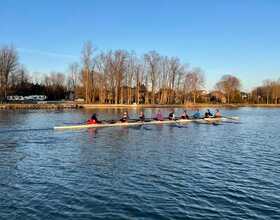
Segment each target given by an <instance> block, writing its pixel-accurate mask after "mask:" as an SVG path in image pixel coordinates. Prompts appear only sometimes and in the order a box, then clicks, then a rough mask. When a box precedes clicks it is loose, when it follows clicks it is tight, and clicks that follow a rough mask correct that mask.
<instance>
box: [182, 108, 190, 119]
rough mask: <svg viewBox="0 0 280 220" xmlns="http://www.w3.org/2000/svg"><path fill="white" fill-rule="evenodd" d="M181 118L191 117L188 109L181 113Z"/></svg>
mask: <svg viewBox="0 0 280 220" xmlns="http://www.w3.org/2000/svg"><path fill="white" fill-rule="evenodd" d="M181 119H189V116H188V114H187V110H184V111H183V114H182V115H181Z"/></svg>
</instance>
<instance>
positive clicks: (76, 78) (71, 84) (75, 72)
mask: <svg viewBox="0 0 280 220" xmlns="http://www.w3.org/2000/svg"><path fill="white" fill-rule="evenodd" d="M68 71H69V74H68V90H70V91H72V92H74V97H76V96H77V87H78V86H79V84H80V67H79V64H78V63H76V62H75V63H72V64H70V65H69V70H68Z"/></svg>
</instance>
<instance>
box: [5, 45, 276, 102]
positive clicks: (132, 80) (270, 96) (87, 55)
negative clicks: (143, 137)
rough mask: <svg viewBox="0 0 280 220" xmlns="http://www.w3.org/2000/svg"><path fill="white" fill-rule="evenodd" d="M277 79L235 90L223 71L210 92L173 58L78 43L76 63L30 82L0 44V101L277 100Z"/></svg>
mask: <svg viewBox="0 0 280 220" xmlns="http://www.w3.org/2000/svg"><path fill="white" fill-rule="evenodd" d="M279 87H280V86H279V81H266V82H265V83H264V85H262V86H260V87H258V88H255V89H254V90H253V91H252V92H251V93H244V92H242V91H241V82H240V80H239V79H238V78H237V77H236V76H234V75H224V76H222V78H221V79H220V80H219V81H218V82H217V83H216V85H215V87H214V89H213V91H211V92H206V91H205V74H204V72H203V70H202V69H201V68H199V67H196V68H191V67H190V66H189V65H187V64H185V63H183V62H182V61H181V60H180V59H179V58H178V57H168V56H163V55H160V54H159V53H158V52H156V51H150V52H147V53H145V54H144V55H142V56H138V55H137V54H136V53H135V52H129V51H126V50H109V51H101V52H97V50H95V49H94V48H93V46H92V44H91V42H86V43H85V44H84V45H83V49H82V52H81V60H80V62H75V63H72V64H70V65H69V67H68V70H67V73H59V72H52V73H49V74H43V76H42V77H41V78H40V80H34V79H32V77H30V75H29V74H28V71H27V70H26V69H25V68H24V67H23V66H22V65H20V64H19V57H18V54H17V51H16V49H15V48H14V47H12V46H3V47H1V48H0V100H1V101H5V100H6V98H7V96H8V95H32V94H36V95H46V96H47V97H48V99H49V100H59V99H76V98H80V99H84V101H85V103H107V104H132V103H137V104H186V103H189V102H193V103H197V102H199V103H203V102H205V103H209V102H214V103H244V102H252V103H263V102H266V103H272V102H273V103H278V101H279V97H280V94H279V91H280V89H279Z"/></svg>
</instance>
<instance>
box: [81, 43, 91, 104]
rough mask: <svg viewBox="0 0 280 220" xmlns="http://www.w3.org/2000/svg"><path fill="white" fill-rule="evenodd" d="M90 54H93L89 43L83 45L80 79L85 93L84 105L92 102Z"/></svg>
mask: <svg viewBox="0 0 280 220" xmlns="http://www.w3.org/2000/svg"><path fill="white" fill-rule="evenodd" d="M92 54H93V47H92V44H91V42H90V41H88V42H86V43H85V44H84V48H83V51H82V63H83V69H82V78H83V85H84V91H85V101H86V103H90V102H91V101H92V100H91V99H92V77H91V71H92Z"/></svg>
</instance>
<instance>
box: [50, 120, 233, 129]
mask: <svg viewBox="0 0 280 220" xmlns="http://www.w3.org/2000/svg"><path fill="white" fill-rule="evenodd" d="M228 120H235V121H236V120H238V119H237V117H222V118H204V119H178V120H164V121H156V120H152V121H144V122H141V121H136V122H116V123H102V124H81V125H66V126H56V127H54V129H55V130H65V129H86V128H105V127H122V126H141V125H157V124H178V123H180V124H187V123H190V122H197V123H216V122H220V121H228Z"/></svg>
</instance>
